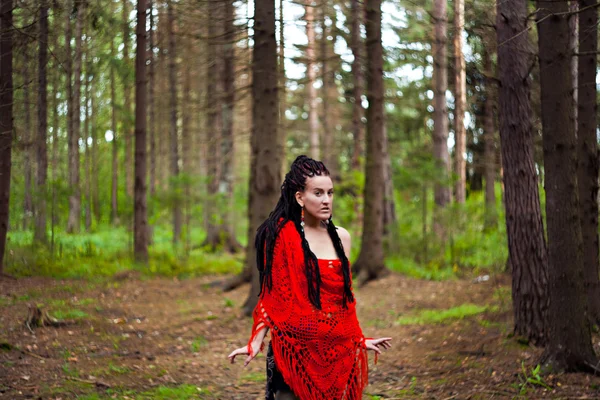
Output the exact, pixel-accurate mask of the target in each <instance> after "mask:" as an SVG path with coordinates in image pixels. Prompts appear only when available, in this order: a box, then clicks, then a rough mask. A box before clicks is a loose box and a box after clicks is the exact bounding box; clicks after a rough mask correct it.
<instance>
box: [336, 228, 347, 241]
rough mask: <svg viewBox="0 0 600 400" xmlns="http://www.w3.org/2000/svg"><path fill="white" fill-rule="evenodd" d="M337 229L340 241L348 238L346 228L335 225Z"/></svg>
mask: <svg viewBox="0 0 600 400" xmlns="http://www.w3.org/2000/svg"><path fill="white" fill-rule="evenodd" d="M335 228H336V229H337V231H338V236H339V237H340V239H341V240H342V242H343V241H344V240H350V232H348V231H347V230H346V228H342V227H341V226H336V227H335Z"/></svg>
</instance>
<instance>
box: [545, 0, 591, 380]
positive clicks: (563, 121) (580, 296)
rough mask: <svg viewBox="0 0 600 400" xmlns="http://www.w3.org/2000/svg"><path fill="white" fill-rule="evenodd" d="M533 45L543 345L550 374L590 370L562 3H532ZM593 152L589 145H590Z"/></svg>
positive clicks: (565, 11)
mask: <svg viewBox="0 0 600 400" xmlns="http://www.w3.org/2000/svg"><path fill="white" fill-rule="evenodd" d="M538 7H539V9H538V12H537V21H538V35H539V38H538V44H539V60H540V84H541V103H542V129H543V143H544V169H545V174H544V176H545V179H544V186H545V188H546V215H547V217H546V218H547V221H548V259H549V260H548V261H549V263H548V265H549V268H548V282H549V286H548V288H549V290H548V293H549V297H550V308H549V312H548V345H547V347H546V352H545V354H544V356H543V360H544V362H545V363H547V364H550V365H551V366H552V369H553V370H554V371H561V370H567V371H576V370H589V371H591V370H592V368H593V369H595V367H594V366H595V365H596V362H597V360H596V355H595V354H594V349H593V348H592V340H591V329H590V322H589V319H588V318H587V317H586V312H587V298H586V294H585V292H584V291H583V289H584V285H583V252H582V234H581V225H580V223H579V207H578V206H579V202H578V197H579V196H578V185H577V150H576V149H577V138H576V137H575V129H574V128H575V125H574V121H573V120H572V117H573V114H572V113H570V112H565V110H571V109H572V106H573V97H572V91H573V81H572V79H571V74H570V71H571V67H570V63H571V57H570V55H569V23H568V17H567V16H566V15H565V14H568V11H569V6H568V3H567V2H542V1H538ZM594 148H595V145H594Z"/></svg>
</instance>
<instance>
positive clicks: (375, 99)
mask: <svg viewBox="0 0 600 400" xmlns="http://www.w3.org/2000/svg"><path fill="white" fill-rule="evenodd" d="M365 8H366V24H365V25H366V33H367V37H366V42H367V54H369V57H368V59H367V80H366V81H367V100H368V102H369V107H368V108H367V157H366V170H365V180H366V183H365V189H364V199H365V211H364V221H363V233H362V241H361V247H360V255H359V256H358V259H357V260H356V262H355V264H354V269H355V271H358V272H359V276H358V279H359V283H360V284H365V283H366V282H368V281H370V280H373V279H376V278H379V277H381V276H383V275H385V274H386V273H387V272H388V270H387V269H386V267H385V264H384V253H383V231H384V226H383V214H384V211H383V207H384V201H385V196H384V191H383V190H382V188H383V187H385V162H384V160H385V157H386V156H387V155H386V153H385V147H386V142H387V139H386V137H385V116H384V104H383V103H384V96H383V94H384V85H383V45H382V43H381V0H368V1H366V2H365Z"/></svg>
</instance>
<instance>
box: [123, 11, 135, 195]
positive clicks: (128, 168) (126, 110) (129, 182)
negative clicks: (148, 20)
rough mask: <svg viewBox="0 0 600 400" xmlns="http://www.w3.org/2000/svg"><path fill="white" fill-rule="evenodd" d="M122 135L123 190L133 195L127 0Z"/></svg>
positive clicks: (124, 12)
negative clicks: (123, 149) (123, 141)
mask: <svg viewBox="0 0 600 400" xmlns="http://www.w3.org/2000/svg"><path fill="white" fill-rule="evenodd" d="M122 12H123V13H122V16H123V63H124V66H123V67H124V71H125V72H124V76H123V101H124V103H123V119H122V124H123V125H122V127H123V137H124V138H125V192H126V193H127V196H130V197H131V196H133V168H132V166H133V163H132V162H131V156H132V154H133V151H132V148H131V147H132V146H131V140H132V136H133V135H132V132H131V83H130V79H129V76H130V75H129V73H128V72H129V68H128V67H129V0H123V3H122Z"/></svg>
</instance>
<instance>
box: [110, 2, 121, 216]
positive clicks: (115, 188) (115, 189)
mask: <svg viewBox="0 0 600 400" xmlns="http://www.w3.org/2000/svg"><path fill="white" fill-rule="evenodd" d="M112 8H114V6H113V2H112V1H111V9H112ZM110 57H111V59H113V60H115V59H116V58H117V54H116V51H115V40H114V38H111V39H110ZM116 86H117V82H116V79H115V66H114V64H113V63H111V64H110V108H111V131H112V134H113V138H112V143H111V144H112V178H111V191H110V205H111V207H110V209H111V222H112V224H113V225H118V224H119V197H118V196H119V142H118V139H117V138H118V135H117V103H116V102H117V94H116V91H117V88H116Z"/></svg>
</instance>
